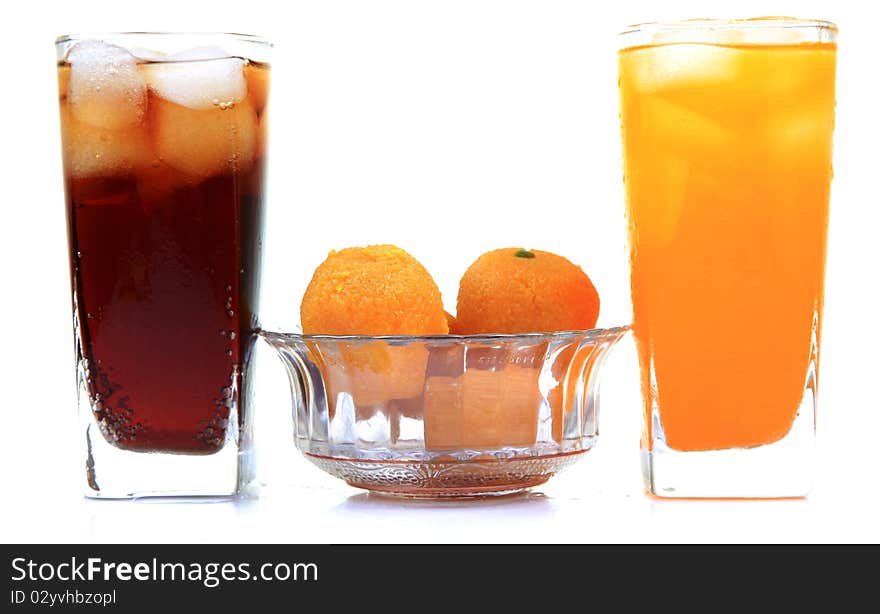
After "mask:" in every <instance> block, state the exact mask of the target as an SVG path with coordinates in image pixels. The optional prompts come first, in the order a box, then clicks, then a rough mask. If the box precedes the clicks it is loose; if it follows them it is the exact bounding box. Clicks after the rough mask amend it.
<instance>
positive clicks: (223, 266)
mask: <svg viewBox="0 0 880 614" xmlns="http://www.w3.org/2000/svg"><path fill="white" fill-rule="evenodd" d="M56 49H57V57H58V83H59V88H58V89H59V103H60V112H61V141H62V151H63V160H64V186H65V193H66V201H67V203H66V210H67V220H68V237H69V248H70V271H71V280H72V284H71V285H72V297H73V324H74V335H75V344H76V371H77V382H78V398H79V414H80V421H81V427H82V433H81V435H82V437H83V455H84V461H85V462H84V464H83V469H84V477H85V480H84V485H85V487H86V494H87V495H88V496H93V497H131V496H149V495H230V494H233V493H235V492H236V491H237V489H238V488H239V487H240V486H241V485H243V484H244V483H246V482H248V481H249V480H250V479H251V478H252V470H253V463H252V460H251V459H252V456H251V449H250V439H251V432H252V429H251V412H250V407H249V406H250V400H251V394H250V393H251V378H252V361H251V358H252V349H253V344H254V339H255V337H254V331H255V329H256V328H257V326H258V321H257V310H258V299H259V280H260V250H261V241H262V225H263V181H264V178H263V176H264V161H265V151H266V132H267V114H266V102H267V95H268V83H269V65H268V63H267V62H268V53H269V51H270V45H269V44H268V43H267V42H266V41H264V40H262V39H259V38H256V37H252V36H244V35H232V34H216V35H215V34H161V33H154V34H140V33H132V34H107V35H99V36H63V37H61V38H59V39H58V40H57V41H56Z"/></svg>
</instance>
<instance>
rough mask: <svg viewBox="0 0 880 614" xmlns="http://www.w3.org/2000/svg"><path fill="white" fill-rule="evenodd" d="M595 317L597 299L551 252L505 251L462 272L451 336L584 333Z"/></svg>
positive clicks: (581, 276) (583, 277)
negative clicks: (573, 331)
mask: <svg viewBox="0 0 880 614" xmlns="http://www.w3.org/2000/svg"><path fill="white" fill-rule="evenodd" d="M598 317H599V294H598V292H596V288H595V287H594V286H593V283H592V281H591V280H590V278H589V277H588V276H587V274H586V273H584V272H583V270H581V268H580V267H579V266H577V265H575V264H573V263H572V262H570V261H569V260H567V259H566V258H563V257H562V256H558V255H556V254H553V253H551V252H545V251H540V250H525V249H521V248H516V247H507V248H502V249H496V250H493V251H490V252H487V253H485V254H483V255H482V256H480V257H479V258H477V260H476V261H475V262H474V263H473V264H472V265H471V266H470V267H469V268H468V270H467V271H466V272H465V274H464V276H462V278H461V283H460V284H459V289H458V310H457V312H456V314H455V329H454V330H453V332H454V333H456V334H459V335H475V334H486V333H509V334H516V333H530V332H550V331H561V330H586V329H590V328H593V327H594V326H595V325H596V320H597V319H598Z"/></svg>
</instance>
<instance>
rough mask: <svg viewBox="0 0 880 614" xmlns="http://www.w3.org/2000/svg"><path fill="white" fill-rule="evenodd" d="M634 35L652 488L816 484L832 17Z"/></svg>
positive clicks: (630, 35)
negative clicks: (815, 441)
mask: <svg viewBox="0 0 880 614" xmlns="http://www.w3.org/2000/svg"><path fill="white" fill-rule="evenodd" d="M621 37H622V39H623V44H622V46H621V50H620V52H619V70H620V97H621V122H622V137H623V152H624V181H625V188H626V201H627V222H628V232H629V254H630V271H631V289H632V301H633V330H634V334H635V340H636V346H637V349H638V356H639V364H640V372H641V388H642V397H643V400H644V408H643V409H644V413H643V427H642V446H641V447H642V458H643V468H644V476H645V483H646V487H647V489H648V491H649V492H650V493H652V494H654V495H656V496H660V497H732V498H741V497H756V498H764V497H768V498H775V497H800V496H805V495H806V494H807V492H808V491H809V490H810V487H811V483H812V452H813V447H814V437H815V411H816V394H817V383H818V370H819V342H820V339H821V330H822V305H823V286H824V277H825V253H826V237H827V229H828V201H829V191H830V184H831V175H832V169H831V141H832V132H833V128H834V104H835V98H834V88H835V64H836V55H837V47H836V37H837V28H836V26H835V25H834V24H832V23H828V22H823V21H807V20H798V19H792V18H762V19H748V20H692V21H683V22H678V23H658V24H646V25H639V26H633V27H632V28H630V29H628V30H627V31H625V32H624V33H622V35H621Z"/></svg>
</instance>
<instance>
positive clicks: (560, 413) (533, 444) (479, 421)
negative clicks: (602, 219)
mask: <svg viewBox="0 0 880 614" xmlns="http://www.w3.org/2000/svg"><path fill="white" fill-rule="evenodd" d="M627 330H628V328H627V327H619V328H609V329H594V330H589V331H571V332H558V333H532V334H522V335H480V336H455V335H444V336H432V337H360V336H346V337H341V336H324V335H298V334H285V333H274V332H265V331H264V332H262V333H261V335H262V336H263V338H264V339H265V340H266V341H267V342H268V343H269V344H270V345H271V346H272V347H273V348H274V349H275V350H276V351H277V353H278V354H279V356H280V357H281V359H282V360H283V361H284V364H285V366H286V368H287V374H288V377H289V379H290V389H291V400H292V403H293V426H294V429H293V435H294V442H295V443H296V446H297V448H298V449H299V450H300V451H301V452H302V453H303V454H305V456H306V458H308V459H309V460H310V461H311V462H313V463H314V464H315V465H317V466H318V467H320V468H321V469H323V470H324V471H326V472H327V473H329V474H331V475H334V476H336V477H338V478H340V479H343V480H345V481H346V482H348V483H349V484H350V485H352V486H356V487H358V488H365V489H367V490H371V491H376V492H381V493H384V494H390V495H400V496H407V497H463V496H474V495H502V494H511V493H514V492H518V491H521V490H525V489H527V488H530V487H533V486H537V485H539V484H543V483H544V482H546V481H547V480H548V479H549V478H550V477H551V476H552V475H554V474H555V473H556V472H558V471H559V470H561V469H563V468H565V467H567V466H569V465H571V464H572V463H574V462H575V461H576V460H577V459H578V458H579V457H580V456H581V455H582V454H584V453H585V452H587V451H588V450H589V449H590V448H592V447H593V445H594V444H595V443H596V439H597V437H598V433H599V431H598V418H599V379H600V378H599V370H600V367H601V366H602V364H603V362H604V361H605V358H606V357H607V355H608V352H609V350H610V349H611V347H612V346H613V345H614V344H615V343H616V342H617V341H618V340H619V339H620V338H621V337H622V336H623V335H624V334H625V333H626V331H627Z"/></svg>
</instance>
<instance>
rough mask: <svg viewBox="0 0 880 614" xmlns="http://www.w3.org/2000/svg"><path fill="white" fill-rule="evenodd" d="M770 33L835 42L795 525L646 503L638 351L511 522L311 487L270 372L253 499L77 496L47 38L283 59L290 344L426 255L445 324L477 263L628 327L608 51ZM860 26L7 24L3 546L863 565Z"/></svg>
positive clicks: (255, 13)
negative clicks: (523, 546)
mask: <svg viewBox="0 0 880 614" xmlns="http://www.w3.org/2000/svg"><path fill="white" fill-rule="evenodd" d="M591 6H592V7H593V8H590V7H591ZM865 7H868V8H865ZM767 14H777V15H779V14H782V15H795V16H800V17H810V18H824V19H830V20H833V21H835V22H837V23H838V24H839V26H840V45H839V59H838V61H839V67H838V108H837V119H838V121H837V130H836V134H835V179H834V186H833V194H832V217H831V227H830V242H829V260H828V280H827V294H826V320H825V331H824V340H823V354H822V356H823V363H822V372H821V390H820V418H819V439H818V441H819V475H818V479H817V485H816V488H815V490H814V492H813V494H812V495H811V496H810V497H809V498H808V499H806V500H794V501H776V502H773V501H769V502H766V501H765V502H760V501H748V502H723V501H707V502H694V501H680V502H677V501H657V500H652V499H649V498H648V497H646V496H645V495H644V494H643V491H642V484H641V478H640V473H639V468H638V415H639V414H638V412H639V399H638V380H637V373H636V361H635V354H634V351H633V348H632V344H631V342H630V341H627V342H626V343H624V344H623V345H621V346H620V347H618V349H617V350H616V352H615V353H614V355H613V356H612V358H611V360H610V362H609V363H608V372H607V379H606V381H605V387H604V393H605V398H604V399H603V414H602V416H601V426H602V434H601V438H600V442H599V445H598V447H597V448H596V449H595V450H594V451H593V452H591V453H590V454H589V455H587V456H586V457H585V458H584V459H582V460H581V461H580V463H579V464H578V465H576V466H575V467H574V468H572V469H570V470H568V471H567V472H566V473H563V474H561V475H560V476H558V477H556V478H554V479H552V480H551V481H550V482H549V483H548V484H547V485H546V486H544V487H542V488H539V489H537V491H535V492H534V493H533V494H531V495H529V496H527V497H521V498H517V499H508V500H498V501H481V502H474V503H437V504H431V503H406V502H398V501H393V500H387V499H381V498H376V497H371V496H368V495H366V494H363V493H361V492H360V491H357V490H354V489H351V488H349V487H347V486H345V485H344V484H342V483H341V482H337V481H335V480H334V479H333V478H331V477H329V476H326V475H324V474H322V473H321V472H320V471H319V470H318V469H316V468H314V467H312V466H311V465H310V464H308V463H307V462H306V461H304V460H303V459H302V458H301V457H299V455H298V453H296V451H295V450H294V449H293V445H292V442H291V433H290V420H289V408H288V407H287V401H286V400H285V397H286V395H287V390H286V382H285V380H284V375H283V372H282V371H281V367H280V364H278V363H277V362H276V361H275V358H274V357H273V356H271V355H270V354H269V352H268V351H264V352H262V354H261V355H260V359H261V369H260V377H259V386H260V388H259V393H258V401H259V402H258V406H257V408H256V410H257V412H258V413H257V421H258V436H259V440H258V444H259V448H260V458H261V461H262V463H261V478H260V479H261V482H262V483H263V484H264V488H263V490H262V494H261V496H260V497H258V498H250V499H244V500H240V501H235V502H228V501H227V502H213V503H185V502H179V501H178V502H164V501H152V502H107V501H86V500H83V499H82V498H81V496H80V492H81V487H82V482H83V479H84V478H83V458H82V451H81V449H80V445H79V443H80V438H81V437H82V435H81V434H80V433H79V432H78V431H77V429H76V423H75V420H74V394H75V393H74V377H73V376H74V373H73V344H72V333H71V327H70V299H69V286H68V279H67V276H68V269H67V253H66V231H65V224H64V207H63V197H62V184H61V169H60V153H59V151H60V146H59V138H58V120H57V110H56V100H57V98H56V91H55V88H56V84H55V56H54V53H55V52H54V48H53V45H52V41H53V39H54V38H55V37H56V36H57V35H59V34H63V33H68V32H94V31H119V30H175V31H236V32H249V33H258V34H263V35H265V36H267V37H269V38H270V39H272V40H273V41H274V42H275V45H276V47H275V55H274V67H273V91H272V101H271V107H272V120H273V123H272V149H271V152H272V159H271V164H270V193H269V201H270V202H269V206H270V209H269V219H268V237H267V254H266V278H265V282H264V299H263V300H264V323H265V324H266V325H267V326H268V327H274V328H278V327H280V328H284V329H293V328H294V327H295V326H296V324H297V321H298V317H297V309H298V303H299V298H300V296H301V293H302V290H303V288H304V287H305V284H306V283H307V281H308V276H309V274H310V272H311V271H312V269H313V268H314V266H315V265H316V264H317V263H318V262H320V261H321V260H322V259H323V257H324V256H325V255H326V252H327V251H328V250H329V249H331V248H339V247H344V246H348V245H363V244H367V243H375V242H394V243H397V244H399V245H400V246H402V247H404V248H405V249H407V250H409V251H410V252H411V253H413V254H414V255H415V256H416V257H418V258H419V259H420V260H421V261H422V262H423V263H424V264H425V265H426V266H427V268H428V269H429V270H430V271H431V272H432V273H433V274H434V276H435V277H436V278H437V281H438V283H439V284H440V286H441V290H442V291H443V293H444V298H445V300H446V303H447V305H448V306H449V307H452V306H454V302H455V292H456V285H457V281H458V278H459V277H460V275H461V273H462V272H463V271H464V269H465V268H466V267H467V265H468V264H469V263H470V262H471V261H472V260H473V259H474V258H475V257H476V256H477V255H478V254H479V253H481V252H483V251H485V250H487V249H490V248H494V247H501V246H508V245H522V246H527V247H535V248H543V249H548V250H552V251H556V252H558V253H561V254H563V255H566V256H567V257H569V258H570V259H571V260H573V261H575V262H577V263H578V264H580V265H582V266H583V268H584V269H585V270H586V271H587V272H588V273H589V274H590V275H591V277H593V279H594V281H595V283H596V285H597V287H598V289H599V291H600V293H601V297H602V301H603V303H602V313H601V316H600V321H599V324H600V325H615V324H623V323H626V322H628V321H629V318H630V310H629V302H628V301H629V295H628V281H627V274H626V256H625V251H624V250H625V247H624V240H625V238H624V231H625V227H624V223H623V201H622V186H621V166H620V151H619V142H618V139H619V135H618V129H619V128H618V115H617V89H616V81H617V76H616V57H615V52H616V48H617V41H616V38H615V33H616V32H617V31H619V30H620V29H621V28H622V27H623V26H624V25H626V24H629V23H635V22H640V21H648V20H656V19H678V18H686V17H695V16H699V17H710V16H739V17H747V16H758V15H767ZM876 17H877V14H876V9H873V8H870V3H860V2H844V1H836V2H830V1H829V0H824V1H822V2H805V1H798V2H775V3H773V2H767V1H766V0H763V1H752V0H738V1H737V2H725V3H721V2H718V3H711V4H710V3H706V2H677V1H674V0H666V1H664V2H635V1H633V2H609V3H602V4H594V3H587V2H577V1H572V2H559V1H544V2H538V1H534V2H522V1H510V0H508V1H495V2H491V1H483V0H467V1H458V0H447V1H445V2H415V1H399V2H388V1H377V2H364V1H347V2H344V1H315V2H289V3H278V4H277V5H276V4H275V3H269V2H261V1H258V0H249V1H247V2H242V1H241V0H239V1H237V2H234V1H233V2H226V1H219V0H215V1H212V2H203V3H194V2H193V3H190V2H187V3H184V2H180V1H179V0H176V1H174V2H165V1H163V0H151V1H150V2H143V3H121V2H83V1H80V2H63V3H56V4H53V5H51V7H50V6H47V5H45V4H44V3H36V2H29V3H18V4H17V6H16V9H15V15H14V18H13V16H12V15H7V20H6V22H5V23H6V28H4V30H5V32H4V34H3V35H2V37H0V45H2V46H3V50H2V51H3V55H2V57H5V58H6V68H5V69H4V70H6V71H7V77H6V78H5V80H4V81H3V85H2V94H3V95H2V96H0V111H2V118H3V120H4V121H3V126H2V130H0V143H2V146H0V201H2V206H3V208H4V209H3V211H4V214H5V215H4V218H3V223H2V224H0V250H2V258H0V262H2V269H0V270H2V281H0V288H2V291H0V292H2V294H0V298H2V300H0V309H2V319H0V321H2V322H3V324H4V326H3V329H2V330H3V335H2V337H0V340H2V346H0V361H2V362H0V366H2V369H0V373H2V387H0V399H2V401H0V407H2V420H0V432H2V434H3V437H2V440H0V455H2V457H0V458H2V468H3V485H2V487H0V493H2V494H0V497H2V502H3V512H2V515H3V521H2V522H0V541H16V542H18V541H24V542H27V541H72V542H77V541H93V540H94V541H107V542H114V541H138V542H139V541H144V542H152V541H195V542H214V541H244V542H250V541H268V542H276V541H277V542H374V541H378V542H385V541H389V542H421V541H429V542H434V541H440V542H445V541H490V542H520V541H526V542H532V541H561V542H582V541H587V542H592V541H600V542H604V541H625V542H626V541H685V542H691V541H698V542H702V541H734V542H739V541H797V542H801V541H856V542H862V541H868V542H876V541H880V523H878V522H877V518H878V516H880V496H878V494H877V492H878V488H877V482H878V474H880V471H878V468H880V462H878V455H877V454H876V453H875V446H876V445H877V441H878V438H880V411H878V410H880V395H878V392H877V390H876V388H877V381H878V373H877V370H878V367H880V360H878V355H880V350H878V348H880V335H878V326H877V320H878V317H877V313H878V305H880V304H878V298H880V295H878V290H877V286H878V281H877V280H878V276H877V264H878V261H880V260H878V243H880V241H878V231H877V229H878V227H880V224H878V221H880V219H878V218H880V215H878V211H877V208H878V204H880V198H878V196H880V190H878V188H877V180H876V177H877V173H878V168H877V146H878V143H880V122H878V111H877V109H878V108H880V100H878V86H877V79H876V74H877V73H876V71H877V67H876V65H877V61H878V56H880V53H878V45H877V41H876V38H877V32H876V23H877V22H876ZM756 300H759V299H757V298H756ZM731 325H736V323H731Z"/></svg>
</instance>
